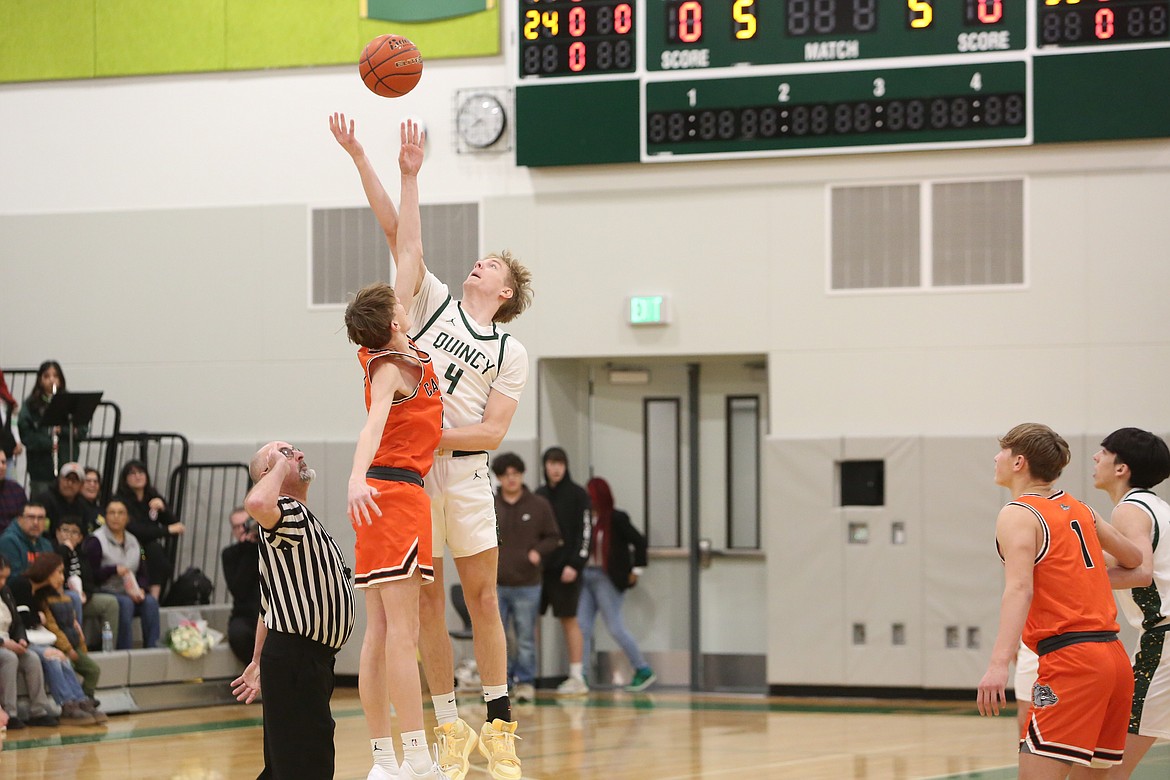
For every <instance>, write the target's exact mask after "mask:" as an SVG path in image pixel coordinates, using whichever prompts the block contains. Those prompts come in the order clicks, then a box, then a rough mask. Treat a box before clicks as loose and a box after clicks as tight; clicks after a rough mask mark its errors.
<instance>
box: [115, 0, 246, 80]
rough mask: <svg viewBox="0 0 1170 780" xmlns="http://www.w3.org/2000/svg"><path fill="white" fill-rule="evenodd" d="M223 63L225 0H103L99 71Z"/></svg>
mask: <svg viewBox="0 0 1170 780" xmlns="http://www.w3.org/2000/svg"><path fill="white" fill-rule="evenodd" d="M223 66H224V0H167V2H166V3H163V4H159V3H143V2H141V0H101V2H100V3H98V8H97V67H96V72H97V75H98V76H132V75H133V76H137V75H144V74H148V73H190V72H197V71H209V70H222V69H223Z"/></svg>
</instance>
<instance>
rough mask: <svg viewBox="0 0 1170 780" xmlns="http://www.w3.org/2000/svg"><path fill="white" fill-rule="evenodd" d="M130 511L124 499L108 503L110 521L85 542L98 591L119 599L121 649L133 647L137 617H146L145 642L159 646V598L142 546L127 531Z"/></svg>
mask: <svg viewBox="0 0 1170 780" xmlns="http://www.w3.org/2000/svg"><path fill="white" fill-rule="evenodd" d="M129 522H130V513H129V510H127V508H126V504H124V503H123V502H122V501H121V500H120V499H117V498H113V499H110V502H109V503H108V504H106V524H105V525H103V526H101V527H100V528H98V529H97V530H96V531H94V532H93V535H92V536H90V537H89V538H88V539H86V540H85V542H84V543H83V544H82V550H83V551H84V553H85V555H86V557H87V558H88V559H89V566H90V569H92V570H93V572H94V577H95V579H96V581H97V585H98V590H100V591H101V592H103V593H110V594H113V596H114V598H116V599H118V608H119V615H118V634H117V637H118V638H117V648H118V649H119V650H129V649H130V644H131V635H132V627H133V626H132V623H133V620H134V616H135V615H138V616H140V617H141V618H142V644H143V646H144V647H156V646H157V645H158V634H159V615H158V599H156V598H155V597H154V596H152V595H151V594H150V575H149V574H148V573H147V566H146V561H145V560H143V558H142V547H141V546H140V545H139V543H138V539H137V538H135V536H134V534H132V533H130V532H129V531H128V530H126V526H127V525H128V524H129Z"/></svg>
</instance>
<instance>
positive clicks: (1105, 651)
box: [1020, 641, 1133, 767]
mask: <svg viewBox="0 0 1170 780" xmlns="http://www.w3.org/2000/svg"><path fill="white" fill-rule="evenodd" d="M1132 701H1133V669H1132V668H1131V667H1130V665H1129V658H1128V657H1127V656H1126V653H1125V648H1124V647H1122V645H1121V642H1118V641H1113V642H1102V643H1097V642H1083V643H1081V644H1075V645H1069V646H1067V647H1062V648H1061V649H1059V650H1054V651H1052V652H1051V653H1046V654H1045V655H1042V656H1040V673H1039V676H1038V677H1037V679H1036V684H1035V685H1034V686H1032V717H1031V719H1030V720H1029V721H1028V725H1027V726H1026V727H1025V729H1024V733H1023V735H1022V738H1021V744H1020V749H1021V750H1022V751H1025V752H1028V753H1033V754H1035V755H1038V756H1044V757H1047V758H1055V759H1058V760H1060V761H1071V762H1074V763H1077V764H1082V765H1084V766H1094V767H1103V766H1111V765H1114V764H1120V763H1121V758H1122V754H1123V753H1124V752H1125V734H1126V731H1127V730H1128V727H1129V713H1130V704H1131V702H1132Z"/></svg>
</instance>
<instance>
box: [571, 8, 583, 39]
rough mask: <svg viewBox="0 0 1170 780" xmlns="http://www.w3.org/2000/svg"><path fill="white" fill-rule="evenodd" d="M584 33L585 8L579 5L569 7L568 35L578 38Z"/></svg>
mask: <svg viewBox="0 0 1170 780" xmlns="http://www.w3.org/2000/svg"><path fill="white" fill-rule="evenodd" d="M584 34H585V9H584V8H582V7H581V6H579V5H575V6H573V7H572V8H571V9H569V35H571V36H573V37H574V38H580V37H581V36H582V35H584Z"/></svg>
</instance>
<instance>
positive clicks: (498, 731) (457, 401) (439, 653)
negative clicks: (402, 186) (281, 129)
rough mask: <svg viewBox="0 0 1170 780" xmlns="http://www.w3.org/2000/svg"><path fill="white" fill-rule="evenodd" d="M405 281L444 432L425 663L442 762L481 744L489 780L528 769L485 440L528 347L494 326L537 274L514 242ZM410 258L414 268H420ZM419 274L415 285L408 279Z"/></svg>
mask: <svg viewBox="0 0 1170 780" xmlns="http://www.w3.org/2000/svg"><path fill="white" fill-rule="evenodd" d="M330 128H331V129H332V130H333V136H334V138H335V139H336V140H337V142H338V143H339V144H340V145H341V146H342V148H344V149H345V150H346V151H347V152H348V153H349V155H350V157H351V158H352V159H353V162H354V165H355V166H357V169H358V173H359V174H360V175H361V180H362V187H363V189H364V190H365V193H366V198H367V199H368V200H369V202H370V208H371V209H372V210H373V212H374V215H375V216H376V217H377V218H378V222H379V224H381V226H382V229H383V230H384V231H385V233H386V235H387V236H390V235H393V234H394V233H395V232H397V231H400V230H401V228H400V227H398V222H399V218H398V215H397V213H396V212H395V210H394V204H393V202H392V201H391V200H390V198H389V196H388V195H387V194H386V191H385V189H384V188H383V187H382V184H381V182H380V181H379V180H378V175H377V173H376V172H375V171H374V168H373V166H372V165H371V164H370V161H369V158H368V157H366V154H365V151H364V150H363V149H362V147H361V144H359V143H358V142H357V139H356V138H355V137H354V132H353V123H352V122H351V123H349V124H348V125H347V124H346V122H345V117H344V116H340V115H335V116H334V117H333V120H332V121H331V122H330ZM394 259H395V263H396V264H397V267H398V274H399V277H398V283H397V286H398V289H399V290H402V291H407V292H411V293H413V306H412V307H411V308H410V309H409V312H410V316H411V319H412V320H413V322H414V325H413V327H414V328H415V330H413V331H412V333H413V334H414V340H415V341H417V342H418V344H419V346H421V347H422V348H423V349H426V350H427V351H428V352H430V354H431V356H432V357H433V359H434V361H435V373H436V374H437V375H438V376H439V378H440V380H439V381H440V382H441V386H442V391H443V423H444V428H443V436H442V439H441V440H440V442H439V447H440V450H439V451H438V452H436V453H435V462H434V468H432V470H431V473H430V474H429V475H428V476H427V478H426V483H425V487H426V491H427V495H429V496H430V497H431V528H432V534H433V537H432V543H433V546H432V552H433V555H434V566H435V584H434V586H433V587H427V588H423V589H422V596H421V599H422V600H421V604H420V606H419V617H420V620H421V633H420V641H419V647H420V649H421V650H422V660H423V668H424V669H425V671H426V675H427V682H428V683H430V689H431V700H432V702H434V705H435V720H436V721H437V723H438V727H437V728H436V729H435V734H436V737H437V738H438V740H439V750H440V753H439V764H440V766H441V767H442V769H443V771H444V772H445V773H446V774H447V776H448V777H449V778H451V780H464V778H465V777H466V776H467V773H468V771H469V768H470V766H469V758H470V756H471V753H472V752H473V751H474V750H475V749H476V747H477V746H478V748H479V752H480V754H481V755H483V756H484V757H485V758H486V759H487V762H488V774H489V775H490V776H491V777H492V778H493V780H520V778H521V766H520V758H519V757H518V756H517V754H516V739H517V737H516V730H517V726H518V724H517V722H516V721H514V720H513V719H512V706H511V702H510V699H509V696H508V656H507V654H508V651H507V643H506V641H505V639H504V626H503V623H502V622H501V621H500V607H499V601H498V599H497V593H496V571H497V567H498V559H499V550H498V547H497V545H498V538H497V533H496V511H495V496H494V495H492V490H491V483H490V481H489V474H488V467H487V466H488V458H487V450H494V449H496V448H497V447H499V445H500V441H501V440H502V439H503V438H504V435H505V434H506V433H507V432H508V426H509V424H510V423H511V421H512V415H513V414H515V412H516V407H517V404H518V403H519V399H520V394H521V393H522V391H523V390H524V385H525V384H526V382H527V380H528V353H527V352H526V351H525V349H524V346H523V345H522V344H521V343H520V341H519V340H518V339H515V338H512V336H511V335H510V334H508V333H506V332H504V331H502V330H500V329H499V328H498V327H497V326H498V325H500V324H503V323H507V322H510V321H512V320H513V319H514V318H515V317H517V316H518V315H519V314H520V313H521V312H523V311H524V310H525V308H527V306H528V304H529V302H530V301H531V299H532V291H531V274H530V273H529V272H528V270H527V269H526V268H525V267H524V266H523V265H521V264H520V263H519V262H517V261H516V259H515V258H513V257H512V256H511V254H509V253H508V252H500V253H499V254H490V255H488V256H487V257H484V258H482V259H480V260H477V261H476V262H475V264H474V265H473V266H472V269H471V272H470V273H469V274H468V275H467V278H466V279H465V280H464V281H463V299H462V300H454V299H453V298H452V295H451V293H450V291H449V290H448V288H447V285H446V284H444V283H443V282H441V281H440V280H439V279H438V278H437V277H436V276H435V275H434V274H432V273H430V272H429V271H428V270H427V269H426V266H425V264H424V263H423V258H422V256H421V255H419V256H415V255H408V254H406V253H401V254H400V255H396V256H395V258H394ZM412 266H413V267H412ZM408 278H409V279H411V280H413V284H414V286H413V287H410V286H408V285H409V282H407V281H405V280H406V279H408ZM445 550H450V552H451V556H452V557H453V558H454V559H455V568H456V569H457V570H458V572H459V580H460V582H461V583H462V585H463V593H464V595H465V596H466V598H467V608H468V611H469V612H470V613H471V622H472V627H473V633H474V635H475V659H476V662H477V664H478V666H479V675H480V680H481V681H482V682H483V698H484V702H485V703H486V705H487V719H486V722H485V723H484V724H483V725H482V726H481V727H480V729H479V731H478V733H477V731H476V729H474V728H472V727H471V726H470V725H469V724H468V723H467V722H466V721H464V720H463V719H462V718H460V717H459V711H458V706H457V704H456V700H455V683H454V678H455V672H454V660H453V657H452V655H453V654H452V649H451V639H450V636H449V635H448V633H447V622H446V605H445V602H444V590H443V588H442V587H441V586H442V583H443V568H442V561H443V555H444V551H445Z"/></svg>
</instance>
